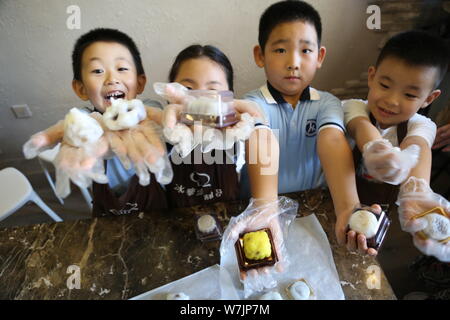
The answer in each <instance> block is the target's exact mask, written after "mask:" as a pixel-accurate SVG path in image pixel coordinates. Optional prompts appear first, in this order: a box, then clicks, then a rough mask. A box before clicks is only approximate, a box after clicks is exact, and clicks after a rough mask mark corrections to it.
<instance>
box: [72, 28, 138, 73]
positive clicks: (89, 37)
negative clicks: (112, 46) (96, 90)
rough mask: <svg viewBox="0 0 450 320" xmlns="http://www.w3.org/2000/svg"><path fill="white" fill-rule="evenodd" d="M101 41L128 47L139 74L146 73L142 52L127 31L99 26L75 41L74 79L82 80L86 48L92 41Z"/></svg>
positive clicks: (73, 57)
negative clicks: (82, 66)
mask: <svg viewBox="0 0 450 320" xmlns="http://www.w3.org/2000/svg"><path fill="white" fill-rule="evenodd" d="M99 41H105V42H116V43H120V44H121V45H124V46H125V47H127V49H128V50H129V51H130V53H131V55H132V57H133V61H134V64H135V65H136V70H137V73H138V75H141V74H145V72H144V67H143V66H142V60H141V54H140V53H139V50H138V48H137V46H136V44H135V43H134V41H133V39H131V38H130V37H129V36H128V35H126V34H125V33H123V32H121V31H119V30H116V29H106V28H98V29H93V30H91V31H89V32H88V33H85V34H83V35H82V36H81V37H79V38H78V40H77V42H76V43H75V46H74V48H73V52H72V68H73V79H74V80H80V81H81V59H82V57H83V52H84V50H85V49H86V48H87V47H88V46H89V45H91V44H92V43H94V42H99Z"/></svg>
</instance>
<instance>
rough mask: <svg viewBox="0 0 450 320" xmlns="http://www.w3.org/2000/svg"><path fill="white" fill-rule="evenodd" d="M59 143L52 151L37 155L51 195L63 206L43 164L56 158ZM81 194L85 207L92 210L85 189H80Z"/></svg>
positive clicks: (90, 201) (89, 198) (89, 197)
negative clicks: (51, 191) (50, 189)
mask: <svg viewBox="0 0 450 320" xmlns="http://www.w3.org/2000/svg"><path fill="white" fill-rule="evenodd" d="M59 147H60V143H58V144H57V145H56V146H55V147H54V148H53V149H49V150H45V151H43V152H41V153H40V154H39V155H38V160H39V164H40V165H41V168H42V170H43V171H44V174H45V177H46V178H47V181H48V183H49V184H50V187H51V188H52V190H53V193H54V194H55V196H56V198H58V201H59V202H60V203H61V204H64V200H63V199H61V198H60V197H58V195H57V194H56V188H55V183H54V182H53V179H52V177H51V176H50V173H49V172H48V170H47V166H46V165H45V163H44V162H50V163H53V160H54V159H55V158H56V156H57V154H58V152H59ZM80 191H81V194H82V195H83V198H84V200H86V203H87V205H88V206H89V208H90V209H91V210H92V197H91V194H90V192H89V190H88V189H87V188H80Z"/></svg>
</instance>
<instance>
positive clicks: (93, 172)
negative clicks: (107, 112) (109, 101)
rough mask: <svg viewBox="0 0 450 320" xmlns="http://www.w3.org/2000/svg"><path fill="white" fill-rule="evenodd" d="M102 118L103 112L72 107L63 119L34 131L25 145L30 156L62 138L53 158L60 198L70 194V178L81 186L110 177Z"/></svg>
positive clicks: (27, 154) (25, 152) (104, 180)
mask: <svg viewBox="0 0 450 320" xmlns="http://www.w3.org/2000/svg"><path fill="white" fill-rule="evenodd" d="M80 119H84V120H81V121H80ZM99 119H101V115H100V114H98V113H92V114H90V115H87V114H83V113H82V112H80V111H78V110H76V109H75V110H71V112H70V113H69V114H68V115H66V118H65V119H64V120H60V121H58V122H57V123H56V124H55V125H53V126H51V127H49V128H48V129H46V130H44V131H41V132H38V133H36V134H34V135H33V136H31V138H30V139H29V140H28V141H27V142H26V143H25V144H24V146H23V153H24V155H25V158H27V159H31V158H34V157H36V156H37V155H38V154H39V153H40V152H42V151H44V150H46V149H49V148H52V147H53V146H54V145H56V144H57V143H59V142H61V147H60V149H59V152H58V155H57V156H56V158H55V160H54V162H53V163H54V165H55V169H56V194H57V195H58V196H59V197H61V198H65V197H67V195H69V194H70V180H72V181H73V182H74V183H75V184H76V185H78V186H80V187H89V186H90V185H91V183H92V180H94V181H96V182H98V183H106V182H107V181H108V180H107V178H106V175H105V174H104V169H103V163H102V161H101V160H102V159H101V157H102V156H103V155H104V154H106V152H107V151H108V144H107V142H106V140H105V139H104V137H103V131H102V129H101V125H100V124H99V123H98V120H99Z"/></svg>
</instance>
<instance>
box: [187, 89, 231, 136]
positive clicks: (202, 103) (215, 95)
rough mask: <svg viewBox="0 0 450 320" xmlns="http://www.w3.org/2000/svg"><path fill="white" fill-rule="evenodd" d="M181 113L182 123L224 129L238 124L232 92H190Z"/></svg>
mask: <svg viewBox="0 0 450 320" xmlns="http://www.w3.org/2000/svg"><path fill="white" fill-rule="evenodd" d="M187 95H188V98H187V99H186V103H185V104H184V106H183V111H182V112H181V122H183V123H184V124H187V125H193V124H194V123H196V122H200V123H201V124H202V125H205V126H209V127H214V128H224V127H228V126H231V125H233V124H235V123H237V122H238V120H239V119H238V118H237V115H236V112H235V110H234V107H233V92H232V91H215V90H189V91H188V92H187Z"/></svg>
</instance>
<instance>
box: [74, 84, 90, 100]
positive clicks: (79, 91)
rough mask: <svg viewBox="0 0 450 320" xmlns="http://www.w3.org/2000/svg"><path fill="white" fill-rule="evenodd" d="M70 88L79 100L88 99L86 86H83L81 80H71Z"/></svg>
mask: <svg viewBox="0 0 450 320" xmlns="http://www.w3.org/2000/svg"><path fill="white" fill-rule="evenodd" d="M72 89H73V91H74V92H75V93H76V95H77V96H78V97H79V98H80V99H81V100H83V101H87V100H89V96H88V94H87V92H86V88H85V87H84V85H83V82H81V81H80V80H72Z"/></svg>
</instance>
